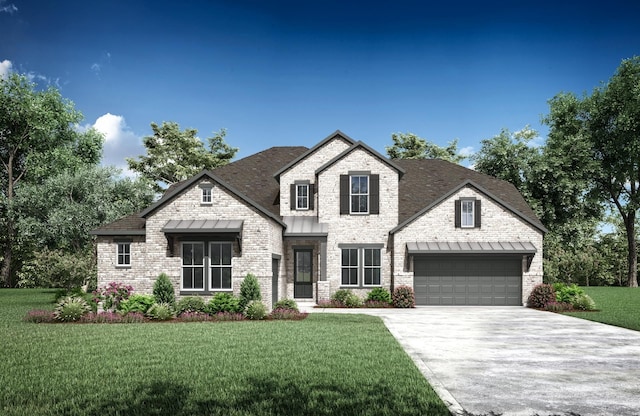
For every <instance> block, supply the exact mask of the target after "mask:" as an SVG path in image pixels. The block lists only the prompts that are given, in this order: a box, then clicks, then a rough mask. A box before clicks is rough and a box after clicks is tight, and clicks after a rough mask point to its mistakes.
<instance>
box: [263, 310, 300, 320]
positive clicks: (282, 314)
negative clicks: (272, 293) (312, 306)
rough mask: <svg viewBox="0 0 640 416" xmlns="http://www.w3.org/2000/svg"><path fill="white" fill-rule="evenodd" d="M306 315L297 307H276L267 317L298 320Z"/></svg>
mask: <svg viewBox="0 0 640 416" xmlns="http://www.w3.org/2000/svg"><path fill="white" fill-rule="evenodd" d="M307 315H309V314H308V313H306V312H299V311H298V310H297V309H291V308H286V307H278V308H275V309H274V310H273V311H271V315H269V318H270V319H276V320H292V321H299V320H301V319H304V318H306V317H307Z"/></svg>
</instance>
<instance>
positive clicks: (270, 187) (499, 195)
mask: <svg viewBox="0 0 640 416" xmlns="http://www.w3.org/2000/svg"><path fill="white" fill-rule="evenodd" d="M308 150H309V149H308V148H306V147H303V146H296V147H272V148H269V149H267V150H264V151H262V152H259V153H256V154H254V155H251V156H248V157H245V158H243V159H240V160H237V161H235V162H232V163H230V164H228V165H226V166H222V167H219V168H217V169H214V170H213V171H212V172H211V173H212V174H213V175H215V176H216V177H218V178H220V179H221V180H223V181H225V182H226V183H228V184H229V185H231V186H233V187H234V188H235V190H236V191H238V192H240V193H242V194H243V195H245V196H246V197H247V198H249V199H250V200H251V201H253V202H255V203H256V204H258V205H259V206H260V208H262V209H264V210H266V211H268V212H270V213H271V214H273V215H274V216H277V217H279V218H282V217H281V215H280V201H279V197H278V193H279V191H280V187H279V184H278V182H277V180H276V178H275V177H274V174H276V173H277V172H278V171H279V170H281V169H282V167H283V166H287V164H290V163H291V162H292V161H294V160H296V159H297V158H299V157H300V156H301V155H303V154H304V153H305V152H307V151H308ZM393 163H394V164H395V165H396V166H398V167H400V168H401V169H402V170H404V172H405V173H404V176H402V178H401V179H400V182H399V192H398V193H399V224H403V223H405V222H407V221H409V220H411V218H412V217H413V216H415V215H416V214H419V213H420V212H421V211H422V210H424V209H425V208H426V207H428V206H430V205H432V204H434V203H436V202H438V201H439V200H440V199H441V198H443V197H444V196H446V195H447V194H448V193H450V192H452V191H454V190H455V189H456V188H457V187H459V186H461V185H464V184H465V183H471V184H472V185H473V184H477V185H478V186H477V187H479V188H481V189H480V190H481V191H486V192H487V193H489V194H490V195H489V196H490V197H492V198H495V199H497V200H498V202H500V203H501V204H503V206H506V207H507V208H509V209H511V210H513V211H514V212H515V213H516V214H517V215H519V216H521V217H522V218H523V219H525V220H526V221H527V222H529V223H530V224H532V225H534V226H535V227H537V228H539V229H540V230H542V231H545V228H544V226H543V225H542V223H541V222H540V220H539V219H538V218H537V217H536V215H535V213H534V212H533V210H532V209H531V208H530V207H529V205H528V204H527V202H526V201H525V200H524V198H523V197H522V195H520V193H519V192H518V190H517V189H516V188H515V187H514V186H513V185H511V184H510V183H508V182H506V181H503V180H499V179H496V178H494V177H491V176H488V175H485V174H482V173H479V172H476V171H474V170H471V169H467V168H465V167H463V166H460V165H457V164H454V163H450V162H446V161H444V160H439V159H423V160H393ZM188 182H189V180H187V181H183V182H179V183H176V184H173V185H172V186H171V187H169V188H168V189H167V190H166V191H165V193H164V195H163V196H162V198H160V200H159V201H158V202H156V203H155V204H154V206H160V205H162V204H163V203H164V202H166V201H168V200H170V199H172V198H173V197H175V196H176V195H177V194H179V193H180V192H181V191H182V190H183V188H184V185H186V184H187V183H188ZM147 211H148V210H145V211H143V212H147ZM144 224H145V219H144V218H142V217H141V215H140V214H134V215H129V216H127V217H124V218H122V219H120V220H117V221H115V222H112V223H110V224H106V225H104V226H102V227H100V228H98V229H97V230H94V231H92V234H96V235H124V234H128V235H134V234H142V235H144Z"/></svg>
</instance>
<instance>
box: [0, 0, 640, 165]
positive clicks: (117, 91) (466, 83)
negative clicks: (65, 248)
mask: <svg viewBox="0 0 640 416" xmlns="http://www.w3.org/2000/svg"><path fill="white" fill-rule="evenodd" d="M633 55H640V3H638V2H636V1H619V0H612V1H608V2H573V1H570V2H563V1H555V2H546V1H537V2H519V1H509V2H478V1H470V2H466V1H457V2H437V3H436V2H433V3H432V2H423V1H404V0H397V1H389V2H376V1H369V2H366V3H362V4H360V3H354V4H349V2H345V1H333V0H328V1H322V2H318V1H299V0H298V1H267V2H265V1H243V0H237V1H183V2H175V1H173V2H165V1H155V2H140V1H136V0H129V1H117V0H116V1H108V2H90V1H86V0H81V1H76V0H73V1H65V0H60V1H28V0H0V74H3V73H7V72H8V71H17V72H21V73H27V74H30V75H31V76H32V77H33V79H34V80H36V81H37V82H38V83H39V85H46V84H47V83H49V84H53V85H55V86H58V87H59V88H60V90H61V92H62V95H63V96H65V97H66V98H69V99H71V100H72V101H73V102H74V103H75V105H76V108H77V109H78V110H80V111H82V113H83V114H84V116H85V121H84V125H85V126H89V125H93V126H95V127H96V128H98V129H99V130H101V131H103V132H104V133H105V134H106V136H107V142H106V144H105V157H104V163H105V164H114V165H117V166H120V167H124V166H126V163H125V161H124V157H125V156H136V155H139V154H142V153H143V152H144V149H143V147H142V145H141V139H142V137H143V136H145V135H148V134H150V133H151V129H150V127H149V124H150V123H151V122H152V121H155V122H157V123H161V122H162V121H176V122H178V123H179V124H180V126H181V127H182V128H186V127H192V128H196V129H198V131H199V136H200V137H202V138H205V137H208V136H210V135H211V134H212V132H213V131H217V130H219V129H220V128H226V129H227V132H228V134H227V142H228V143H229V144H231V145H232V146H236V147H239V148H240V152H239V154H238V157H244V156H248V155H250V154H252V153H255V152H257V151H260V150H263V149H266V148H268V147H271V146H287V145H295V146H297V145H306V146H312V145H314V144H315V143H317V142H318V141H319V140H321V139H323V138H324V137H326V136H327V135H328V134H330V133H331V132H333V131H335V130H336V129H340V130H342V131H344V132H345V133H346V134H348V135H350V136H351V137H352V138H354V139H357V140H363V141H365V142H366V143H367V144H369V145H370V146H372V147H373V148H375V149H376V150H378V151H380V152H381V153H384V147H385V146H387V145H390V144H391V133H393V132H413V133H415V134H418V135H419V136H421V137H424V138H426V139H428V140H430V141H433V142H435V143H437V144H439V145H446V144H447V142H449V141H450V140H452V139H455V138H457V139H459V147H460V148H464V149H465V151H477V150H478V149H479V147H480V141H481V140H482V139H485V138H490V137H492V136H495V135H497V134H498V133H499V132H500V130H501V129H502V128H509V129H511V130H519V129H521V128H522V127H524V126H525V125H526V124H529V125H531V127H533V128H534V129H536V130H538V131H539V132H540V133H541V136H542V137H544V135H545V134H546V128H545V127H544V126H542V125H541V124H540V119H541V116H542V115H544V114H546V113H547V111H548V105H547V100H549V99H550V98H552V97H553V96H554V95H555V94H557V93H558V92H560V91H573V92H576V93H578V94H582V93H583V92H590V91H591V90H592V89H593V88H594V87H595V86H597V85H599V83H600V82H603V81H606V80H607V79H609V78H610V77H611V75H612V74H613V73H614V71H615V69H616V68H617V67H618V65H619V64H620V61H621V60H622V59H624V58H629V57H631V56H633Z"/></svg>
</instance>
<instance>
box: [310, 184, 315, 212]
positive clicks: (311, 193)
mask: <svg viewBox="0 0 640 416" xmlns="http://www.w3.org/2000/svg"><path fill="white" fill-rule="evenodd" d="M315 188H316V186H315V185H314V184H310V185H309V209H310V210H313V200H314V195H315V191H316V190H315Z"/></svg>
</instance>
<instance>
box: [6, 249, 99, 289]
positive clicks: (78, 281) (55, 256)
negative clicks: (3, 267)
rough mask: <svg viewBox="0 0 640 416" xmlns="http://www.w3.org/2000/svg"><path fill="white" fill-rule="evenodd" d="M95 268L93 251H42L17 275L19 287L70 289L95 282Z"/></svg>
mask: <svg viewBox="0 0 640 416" xmlns="http://www.w3.org/2000/svg"><path fill="white" fill-rule="evenodd" d="M95 278H96V265H95V260H94V257H93V253H92V252H91V251H90V250H85V251H81V252H74V253H66V252H64V251H62V250H49V249H46V248H45V249H43V250H42V251H38V252H36V253H35V254H34V256H33V258H31V259H30V260H27V261H26V262H25V263H24V265H23V266H22V267H21V269H20V271H19V272H18V287H25V288H31V287H61V288H66V289H71V288H74V287H80V286H82V285H84V284H85V283H87V282H89V281H92V280H95Z"/></svg>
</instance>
